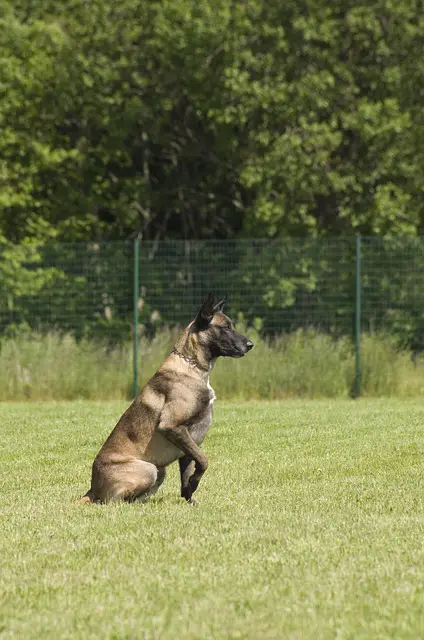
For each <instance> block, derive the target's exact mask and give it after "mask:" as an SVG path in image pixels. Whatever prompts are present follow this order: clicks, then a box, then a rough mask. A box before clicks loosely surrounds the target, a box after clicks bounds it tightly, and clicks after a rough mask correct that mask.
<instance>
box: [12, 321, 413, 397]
mask: <svg viewBox="0 0 424 640" xmlns="http://www.w3.org/2000/svg"><path fill="white" fill-rule="evenodd" d="M248 334H249V336H250V337H251V338H252V339H253V341H254V343H255V349H254V351H253V352H252V353H251V354H249V356H248V357H247V358H242V359H240V360H237V361H234V360H233V359H230V358H223V359H222V361H221V362H219V366H217V367H216V369H215V371H214V373H213V381H214V382H213V384H214V387H215V388H216V390H217V392H218V394H219V397H220V398H222V399H224V398H225V399H227V400H229V399H233V400H234V399H238V400H252V399H266V400H277V399H284V398H292V397H303V398H337V397H339V398H340V397H344V398H348V397H349V396H350V395H351V392H352V388H353V382H354V375H355V359H354V351H353V346H352V343H351V342H350V341H349V340H347V339H346V338H341V339H339V340H333V339H332V338H330V336H328V335H325V334H320V333H317V332H315V331H307V332H304V331H298V332H296V333H293V334H289V335H285V336H281V337H279V338H277V339H276V340H273V341H270V340H266V339H263V338H261V337H260V336H259V335H257V334H256V333H255V332H254V331H249V332H248ZM176 335H177V334H176V332H175V331H169V330H162V331H159V332H158V333H157V334H156V336H155V337H154V338H153V339H151V340H149V339H147V338H146V337H143V338H142V339H141V341H140V358H139V360H140V361H139V370H140V372H141V382H142V383H144V382H146V381H147V380H148V379H149V378H150V377H151V376H152V375H153V373H154V372H155V371H156V370H157V368H158V366H159V365H160V364H161V362H162V361H163V360H164V358H165V357H166V355H167V354H169V353H170V351H171V349H172V346H173V344H174V342H175V339H176ZM361 351H362V353H361V361H362V370H363V375H362V391H363V393H364V394H365V395H367V396H374V397H379V396H386V397H387V396H390V395H391V396H397V397H400V398H407V397H422V396H423V395H424V360H423V359H422V358H421V360H418V362H416V363H415V364H414V363H413V362H412V359H411V354H410V353H409V352H408V351H402V350H399V349H397V348H395V346H394V345H393V342H392V341H391V340H390V339H389V338H387V337H385V336H379V335H373V336H370V335H364V336H363V341H362V350H361ZM132 370H133V367H132V346H131V345H130V344H124V345H121V346H117V347H114V348H111V347H110V346H107V345H105V344H101V343H99V342H94V341H90V340H83V341H81V342H77V341H76V340H75V338H74V337H72V336H71V335H65V336H59V335H58V334H55V333H49V334H47V335H39V334H26V335H20V336H18V337H17V338H15V339H11V338H9V339H3V341H2V342H1V343H0V401H2V400H6V401H12V400H75V399H89V400H112V399H116V400H119V399H124V398H129V397H130V395H131V392H132V387H133V384H132Z"/></svg>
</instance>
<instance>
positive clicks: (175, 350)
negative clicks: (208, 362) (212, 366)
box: [171, 348, 209, 373]
mask: <svg viewBox="0 0 424 640" xmlns="http://www.w3.org/2000/svg"><path fill="white" fill-rule="evenodd" d="M171 353H175V355H177V356H180V358H182V359H183V360H185V361H186V362H188V364H191V365H192V366H193V367H197V368H198V369H201V371H207V372H208V373H209V367H208V368H206V367H202V365H201V364H200V362H197V360H195V359H194V358H190V356H185V355H184V354H183V353H181V352H180V351H178V350H177V349H175V348H174V349H172V351H171Z"/></svg>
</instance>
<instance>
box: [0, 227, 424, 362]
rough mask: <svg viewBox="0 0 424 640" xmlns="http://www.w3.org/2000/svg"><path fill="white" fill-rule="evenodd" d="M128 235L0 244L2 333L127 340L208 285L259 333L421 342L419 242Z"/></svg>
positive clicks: (182, 317) (201, 294) (181, 313)
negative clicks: (304, 331)
mask: <svg viewBox="0 0 424 640" xmlns="http://www.w3.org/2000/svg"><path fill="white" fill-rule="evenodd" d="M136 242H137V243H138V246H137V249H138V250H137V251H136V250H135V242H114V243H102V244H93V243H91V244H85V243H78V244H49V245H45V246H42V245H36V244H32V245H31V244H29V245H19V246H12V245H2V246H0V336H7V335H11V334H13V333H14V332H16V331H18V330H22V329H23V328H26V329H27V330H33V331H38V332H46V331H50V330H54V331H58V332H72V333H74V334H75V336H76V337H77V338H82V337H90V338H98V339H102V340H107V341H110V342H111V343H115V342H118V341H124V340H131V339H134V337H135V335H136V334H135V333H134V331H133V326H134V322H135V321H137V323H138V325H139V328H141V329H142V330H143V331H144V332H146V333H148V334H153V333H154V332H155V331H156V330H157V329H158V328H159V327H161V326H172V325H177V324H178V325H186V324H187V323H188V322H189V321H190V320H191V319H192V318H193V316H194V314H195V312H196V310H197V308H198V307H199V304H200V303H201V301H202V300H203V299H204V298H205V297H206V295H207V293H208V292H209V291H213V292H215V293H216V295H217V296H222V295H224V294H227V295H228V307H227V309H228V313H229V315H231V316H232V317H233V318H234V319H235V320H236V321H239V322H240V321H242V322H243V323H245V324H246V325H250V326H254V327H255V328H256V329H258V330H260V331H261V332H262V333H263V334H264V335H269V336H273V335H277V334H281V333H287V332H293V331H296V330H298V329H301V328H314V329H316V330H318V331H322V332H325V333H327V334H330V335H333V336H334V337H338V336H341V335H344V336H351V337H352V339H353V340H355V337H356V341H358V340H359V336H358V332H357V333H356V336H355V327H356V329H358V327H359V328H360V330H361V331H363V332H364V331H365V332H385V333H388V334H390V335H391V336H392V337H393V340H394V341H396V343H397V344H399V345H401V346H403V347H407V348H410V349H411V351H412V352H413V353H416V352H419V351H421V350H423V349H424V239H423V238H376V237H372V238H371V237H370V238H361V239H358V238H356V237H337V238H324V239H322V238H319V239H309V238H305V239H299V238H279V239H277V240H227V241H215V240H214V241H212V240H210V241H171V240H167V241H161V242H144V241H136ZM358 258H359V259H360V260H358ZM135 275H138V279H137V278H135ZM137 280H138V281H137ZM134 312H135V315H134ZM135 318H136V319H137V320H135Z"/></svg>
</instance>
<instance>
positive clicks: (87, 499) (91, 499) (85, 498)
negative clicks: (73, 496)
mask: <svg viewBox="0 0 424 640" xmlns="http://www.w3.org/2000/svg"><path fill="white" fill-rule="evenodd" d="M75 502H78V503H79V504H83V503H85V502H94V497H93V494H92V491H91V489H89V490H88V491H87V493H86V494H85V496H82V498H79V499H78V500H75Z"/></svg>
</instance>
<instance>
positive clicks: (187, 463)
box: [178, 456, 196, 504]
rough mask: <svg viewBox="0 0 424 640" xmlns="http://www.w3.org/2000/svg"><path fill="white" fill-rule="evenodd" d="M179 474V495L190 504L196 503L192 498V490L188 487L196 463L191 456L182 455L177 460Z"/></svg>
mask: <svg viewBox="0 0 424 640" xmlns="http://www.w3.org/2000/svg"><path fill="white" fill-rule="evenodd" d="M178 462H179V465H180V476H181V497H182V498H185V499H186V500H187V502H190V504H196V501H195V500H194V498H193V490H192V489H191V487H190V478H191V477H192V476H193V475H194V472H195V467H196V463H195V461H194V460H193V458H192V457H191V456H184V457H182V458H180V459H179V460H178Z"/></svg>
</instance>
